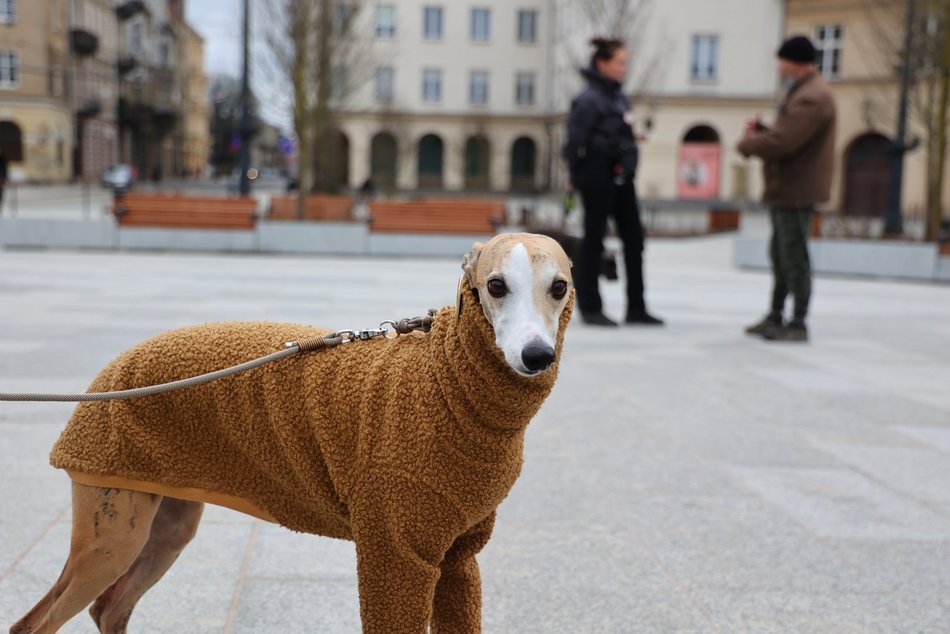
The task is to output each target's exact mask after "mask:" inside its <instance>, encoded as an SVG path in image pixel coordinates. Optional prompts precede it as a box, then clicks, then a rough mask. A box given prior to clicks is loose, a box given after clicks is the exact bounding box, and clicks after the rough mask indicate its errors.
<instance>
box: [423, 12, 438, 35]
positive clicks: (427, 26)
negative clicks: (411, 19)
mask: <svg viewBox="0 0 950 634" xmlns="http://www.w3.org/2000/svg"><path fill="white" fill-rule="evenodd" d="M422 36H423V37H424V38H425V39H427V40H441V39H442V7H423V9H422Z"/></svg>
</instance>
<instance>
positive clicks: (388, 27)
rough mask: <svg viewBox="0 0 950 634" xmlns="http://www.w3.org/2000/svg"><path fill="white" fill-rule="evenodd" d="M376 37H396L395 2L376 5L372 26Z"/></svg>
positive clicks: (381, 38)
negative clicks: (374, 19)
mask: <svg viewBox="0 0 950 634" xmlns="http://www.w3.org/2000/svg"><path fill="white" fill-rule="evenodd" d="M374 32H375V33H376V38H377V39H380V40H392V39H395V38H396V5H395V4H377V5H376V26H375V27H374Z"/></svg>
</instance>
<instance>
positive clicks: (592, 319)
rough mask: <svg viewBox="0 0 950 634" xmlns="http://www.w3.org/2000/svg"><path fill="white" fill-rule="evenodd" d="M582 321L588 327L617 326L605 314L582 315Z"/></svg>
mask: <svg viewBox="0 0 950 634" xmlns="http://www.w3.org/2000/svg"><path fill="white" fill-rule="evenodd" d="M581 319H582V320H583V321H584V323H585V324H587V325H588V326H616V325H617V322H615V321H614V320H613V319H611V318H610V317H608V316H607V315H605V314H603V313H581Z"/></svg>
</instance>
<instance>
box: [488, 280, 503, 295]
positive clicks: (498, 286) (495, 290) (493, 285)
mask: <svg viewBox="0 0 950 634" xmlns="http://www.w3.org/2000/svg"><path fill="white" fill-rule="evenodd" d="M487 286H488V294H489V295H491V296H492V297H504V296H505V295H507V294H508V287H507V286H505V283H504V282H503V281H501V280H499V279H497V278H495V279H492V280H488V285H487Z"/></svg>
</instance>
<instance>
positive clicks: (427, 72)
mask: <svg viewBox="0 0 950 634" xmlns="http://www.w3.org/2000/svg"><path fill="white" fill-rule="evenodd" d="M422 101H424V102H426V103H439V102H440V101H442V71H441V70H439V69H438V68H423V69H422Z"/></svg>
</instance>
